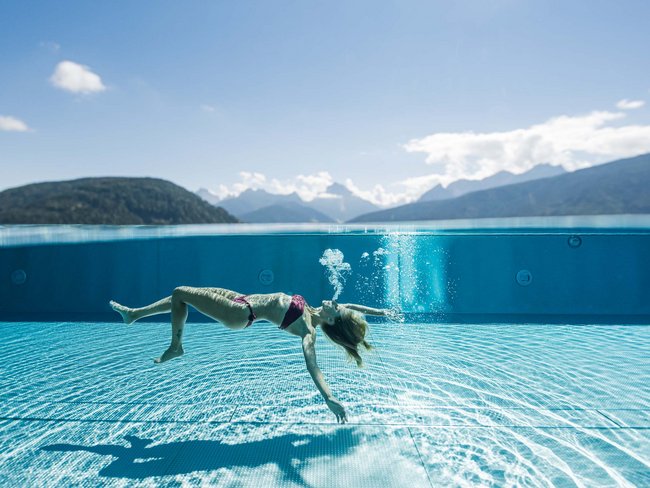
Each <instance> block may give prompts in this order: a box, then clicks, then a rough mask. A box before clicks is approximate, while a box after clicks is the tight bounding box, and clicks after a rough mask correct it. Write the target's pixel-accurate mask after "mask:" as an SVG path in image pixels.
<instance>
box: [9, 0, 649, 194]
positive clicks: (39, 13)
mask: <svg viewBox="0 0 650 488" xmlns="http://www.w3.org/2000/svg"><path fill="white" fill-rule="evenodd" d="M649 18H650V2H648V1H647V0H620V1H617V2H612V1H609V0H607V1H603V0H584V1H578V0H563V1H556V0H454V1H453V2H450V1H438V0H422V1H416V0H413V1H411V0H398V1H384V0H373V1H357V0H346V1H337V0H330V1H310V0H299V1H298V0H296V1H285V0H274V1H266V0H265V1H247V0H241V1H207V0H205V1H191V0H189V1H188V0H184V1H182V2H181V1H175V2H171V1H164V0H155V1H153V0H148V1H147V0H139V1H137V2H133V1H123V0H114V1H111V2H88V1H66V0H60V1H56V2H46V1H32V0H14V1H6V0H0V190H3V189H6V188H11V187H16V186H20V185H24V184H28V183H34V182H40V181H54V180H67V179H73V178H80V177H88V176H151V177H157V178H163V179H167V180H170V181H173V182H174V183H176V184H178V185H181V186H183V187H185V188H187V189H188V190H190V191H196V190H198V189H199V188H206V189H209V190H210V191H212V192H214V193H215V194H217V195H219V196H221V197H226V196H232V195H236V194H238V193H240V192H242V191H244V190H245V189H247V188H264V189H266V190H268V191H271V192H274V193H288V192H291V191H297V192H298V193H299V194H300V195H301V196H302V197H303V198H305V199H307V200H309V199H311V198H314V197H315V196H316V195H319V194H322V193H323V192H325V190H326V188H327V186H329V185H330V184H331V183H333V182H339V183H341V184H344V185H345V186H347V187H348V188H349V189H351V190H352V191H353V192H355V193H356V194H358V195H359V196H362V197H364V198H367V199H369V200H371V201H373V202H375V203H377V204H380V205H385V206H386V205H396V204H400V203H405V202H408V201H412V200H414V199H416V198H417V197H419V195H421V194H422V193H424V192H425V191H426V190H428V189H430V188H431V187H433V186H435V185H436V184H443V185H447V184H449V183H450V182H452V181H455V180H457V179H460V178H468V179H479V178H484V177H486V176H489V175H491V174H494V173H496V172H498V171H501V170H508V171H512V172H515V173H521V172H523V171H526V170H528V169H530V168H532V167H533V166H535V165H536V164H539V163H550V164H562V165H563V166H564V167H565V168H566V169H568V170H575V169H578V168H584V167H588V166H591V165H594V164H599V163H603V162H606V161H611V160H615V159H619V158H622V157H627V156H634V155H637V154H642V153H646V152H650V103H649V102H650V56H649V55H648V46H650V29H648V19H649Z"/></svg>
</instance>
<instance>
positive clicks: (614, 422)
mask: <svg viewBox="0 0 650 488" xmlns="http://www.w3.org/2000/svg"><path fill="white" fill-rule="evenodd" d="M596 412H598V413H599V414H600V415H602V416H603V417H605V418H606V419H607V420H609V421H610V422H612V423H613V424H614V425H618V426H619V427H620V428H621V429H624V428H625V426H623V425H621V424H619V423H618V422H617V421H616V420H614V419H612V418H610V417H609V416H608V415H605V414H604V413H603V412H601V411H600V410H599V409H596Z"/></svg>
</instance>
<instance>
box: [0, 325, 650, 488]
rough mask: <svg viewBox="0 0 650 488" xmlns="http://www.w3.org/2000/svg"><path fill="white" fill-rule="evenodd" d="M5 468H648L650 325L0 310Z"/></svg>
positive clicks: (227, 474) (547, 471) (202, 475)
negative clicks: (317, 378) (59, 316)
mask: <svg viewBox="0 0 650 488" xmlns="http://www.w3.org/2000/svg"><path fill="white" fill-rule="evenodd" d="M0 332H1V333H2V337H3V340H2V342H1V343H0V401H1V402H2V406H3V409H2V412H1V413H0V486H100V485H101V486H178V485H183V486H205V485H213V486H233V487H234V486H314V487H318V486H323V487H325V486H327V487H331V486H355V487H365V486H369V487H370V486H372V487H375V486H408V487H411V488H412V487H420V486H422V487H431V486H499V487H500V486H585V487H598V486H648V485H650V386H649V385H650V358H649V355H648V350H649V346H650V327H648V326H558V325H553V326H541V325H515V324H511V325H504V324H499V325H448V324H445V325H438V324H394V323H376V324H371V328H370V342H371V343H372V344H373V345H374V346H375V349H374V350H373V351H371V352H369V353H368V354H367V355H366V357H365V362H366V365H367V366H366V367H365V368H363V369H359V368H356V366H355V365H354V364H352V363H350V362H349V361H346V360H345V358H344V354H343V353H342V352H341V351H340V350H338V349H337V348H336V347H335V346H334V345H332V344H331V343H330V342H329V341H327V340H326V339H325V338H324V337H323V336H322V334H319V336H320V337H319V339H318V341H317V351H318V361H319V364H320V366H321V369H322V370H323V373H324V375H325V377H326V379H327V380H328V382H329V384H330V386H331V387H332V390H333V391H334V393H335V394H336V396H337V397H338V398H339V399H340V400H341V401H342V402H343V403H344V404H345V405H346V407H347V409H348V414H349V419H350V422H349V424H348V425H345V426H341V425H337V424H336V423H335V419H334V416H333V415H332V414H331V413H330V412H329V410H328V409H327V407H326V406H325V404H324V402H323V401H322V399H321V398H320V395H319V394H318V391H317V390H316V388H315V387H314V385H313V383H312V381H311V378H310V376H309V373H308V372H307V370H306V368H305V364H304V358H303V356H302V350H301V347H300V341H299V340H298V339H297V338H295V337H293V336H290V335H288V334H286V333H284V332H282V331H279V330H278V329H277V328H276V327H274V326H273V325H271V324H268V323H263V322H261V323H256V324H255V325H254V326H253V327H251V328H248V329H245V330H243V331H230V330H228V329H226V328H225V327H223V326H221V325H220V324H218V323H190V324H188V327H187V333H186V337H185V350H186V354H185V355H184V356H183V357H182V358H179V359H174V360H172V361H170V362H168V363H165V364H163V365H155V364H154V363H153V361H152V360H153V358H155V357H157V356H158V355H159V354H160V353H161V352H162V351H163V350H164V349H165V348H166V346H167V344H168V341H169V335H170V326H169V323H162V322H161V323H141V324H136V325H133V326H125V325H123V324H118V323H0Z"/></svg>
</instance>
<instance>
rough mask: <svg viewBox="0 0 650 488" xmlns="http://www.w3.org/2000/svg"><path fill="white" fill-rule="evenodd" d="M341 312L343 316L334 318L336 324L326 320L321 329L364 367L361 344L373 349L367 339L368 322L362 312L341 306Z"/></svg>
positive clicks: (358, 364)
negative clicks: (360, 349)
mask: <svg viewBox="0 0 650 488" xmlns="http://www.w3.org/2000/svg"><path fill="white" fill-rule="evenodd" d="M339 312H340V313H341V316H340V317H337V318H336V319H335V320H334V324H331V325H330V324H328V323H327V322H324V323H323V324H322V325H321V329H323V332H324V333H325V336H326V337H327V338H328V339H330V340H331V341H332V342H334V343H335V344H338V345H339V346H341V347H342V348H343V350H344V351H345V352H346V353H347V355H348V357H349V358H351V359H354V360H355V361H356V363H357V366H359V367H362V366H363V360H362V359H361V355H360V354H359V344H361V345H362V346H363V347H365V348H366V349H367V350H370V349H372V346H371V345H370V344H368V343H367V342H366V341H365V336H366V332H367V330H368V322H366V319H365V317H364V316H363V314H362V313H359V312H356V311H354V310H350V309H347V308H345V307H340V308H339Z"/></svg>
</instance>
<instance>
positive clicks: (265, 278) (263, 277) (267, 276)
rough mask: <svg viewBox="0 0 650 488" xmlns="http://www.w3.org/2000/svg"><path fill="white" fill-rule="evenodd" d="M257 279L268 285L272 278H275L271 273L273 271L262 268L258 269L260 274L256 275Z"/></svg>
mask: <svg viewBox="0 0 650 488" xmlns="http://www.w3.org/2000/svg"><path fill="white" fill-rule="evenodd" d="M258 279H259V280H260V283H262V284H263V285H270V284H271V283H273V280H274V279H275V276H274V274H273V271H271V270H270V269H263V270H262V271H260V274H259V275H258Z"/></svg>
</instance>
